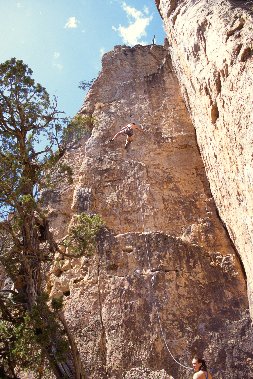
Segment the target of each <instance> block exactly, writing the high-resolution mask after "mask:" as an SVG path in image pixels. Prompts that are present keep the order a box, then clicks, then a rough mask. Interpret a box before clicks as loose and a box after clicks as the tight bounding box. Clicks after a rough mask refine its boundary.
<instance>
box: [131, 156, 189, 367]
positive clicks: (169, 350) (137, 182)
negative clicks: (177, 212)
mask: <svg viewBox="0 0 253 379" xmlns="http://www.w3.org/2000/svg"><path fill="white" fill-rule="evenodd" d="M129 163H130V162H129ZM133 163H134V164H135V165H136V162H133ZM138 163H139V165H141V166H142V169H143V170H142V172H145V171H146V166H145V164H143V163H140V162H138ZM138 171H140V172H141V170H135V172H136V173H137V175H136V184H137V188H138V193H139V194H140V195H139V198H140V213H141V218H140V219H141V224H142V229H143V234H144V240H145V250H146V254H147V261H148V268H149V270H150V272H153V274H152V278H151V289H152V293H151V299H152V300H153V302H154V308H155V312H156V315H157V320H158V325H159V329H160V333H161V336H162V339H163V341H164V345H165V347H166V350H167V351H168V353H169V355H170V357H171V358H172V359H173V361H174V362H175V363H176V364H178V365H179V366H181V367H183V368H185V369H187V370H192V368H191V367H189V366H186V365H184V364H182V363H180V362H179V361H178V360H177V359H176V358H175V357H174V355H173V354H172V352H171V349H170V348H169V345H168V343H167V339H166V335H165V332H164V330H163V326H162V321H161V318H160V314H159V306H158V302H157V299H156V296H155V288H154V285H155V270H154V269H153V267H152V264H151V257H150V251H149V247H148V241H147V235H148V231H146V228H145V218H144V205H145V204H146V203H145V197H146V196H144V192H145V188H144V187H143V185H142V186H141V184H140V177H139V175H138ZM129 172H134V170H130V171H129ZM142 179H143V180H142V183H144V178H142ZM148 189H149V187H148V186H147V188H146V190H148ZM143 199H144V200H143Z"/></svg>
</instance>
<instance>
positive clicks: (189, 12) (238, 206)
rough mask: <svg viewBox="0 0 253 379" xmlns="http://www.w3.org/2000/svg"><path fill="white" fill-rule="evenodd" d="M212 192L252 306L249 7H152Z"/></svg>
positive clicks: (210, 1) (188, 0) (168, 2)
mask: <svg viewBox="0 0 253 379" xmlns="http://www.w3.org/2000/svg"><path fill="white" fill-rule="evenodd" d="M156 4H157V6H158V8H159V10H160V14H161V16H162V18H163V20H164V24H165V28H166V33H167V36H168V40H169V44H170V53H171V57H172V61H173V66H174V68H175V71H176V73H177V77H178V79H179V81H180V86H181V90H182V93H183V96H184V99H185V101H186V103H187V107H188V110H189V113H190V115H191V118H192V120H193V123H194V126H195V128H196V134H197V140H198V145H199V148H200V151H201V155H202V157H203V162H204V165H205V169H206V173H207V176H208V180H209V182H210V187H211V191H212V194H213V197H214V200H215V203H216V205H217V208H218V211H219V214H220V216H221V218H222V220H223V222H224V223H225V224H226V227H227V230H228V232H229V235H230V237H231V239H232V241H233V242H234V244H235V247H236V249H237V250H238V252H239V254H240V256H241V259H242V262H243V265H244V268H245V271H246V273H247V284H248V297H249V303H250V309H251V313H252V312H253V311H252V307H253V276H252V275H253V270H252V266H253V260H252V248H253V195H252V184H253V175H252V163H253V144H252V139H253V128H252V103H253V33H252V31H253V2H252V1H239V0H224V1H217V0H197V1H196V0H177V1H176V0H162V1H159V0H157V1H156Z"/></svg>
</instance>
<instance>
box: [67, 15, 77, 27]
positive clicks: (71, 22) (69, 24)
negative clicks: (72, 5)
mask: <svg viewBox="0 0 253 379" xmlns="http://www.w3.org/2000/svg"><path fill="white" fill-rule="evenodd" d="M78 24H79V21H78V20H77V18H76V17H74V16H73V17H69V19H68V21H67V22H66V24H65V26H64V28H67V29H74V28H77V26H78Z"/></svg>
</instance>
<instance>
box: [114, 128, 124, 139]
mask: <svg viewBox="0 0 253 379" xmlns="http://www.w3.org/2000/svg"><path fill="white" fill-rule="evenodd" d="M122 133H123V130H120V131H119V132H118V133H116V134H115V136H114V137H112V139H111V141H113V140H115V138H117V137H118V136H119V135H120V134H122Z"/></svg>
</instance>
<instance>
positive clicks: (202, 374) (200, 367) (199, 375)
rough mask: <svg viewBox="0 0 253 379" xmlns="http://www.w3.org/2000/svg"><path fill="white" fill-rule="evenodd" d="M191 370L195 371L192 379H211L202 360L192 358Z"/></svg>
mask: <svg viewBox="0 0 253 379" xmlns="http://www.w3.org/2000/svg"><path fill="white" fill-rule="evenodd" d="M192 366H193V370H194V371H195V373H194V375H193V379H212V375H211V374H210V372H209V371H208V370H207V367H206V362H205V361H204V359H202V358H201V359H200V358H198V357H194V358H193V360H192Z"/></svg>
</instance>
